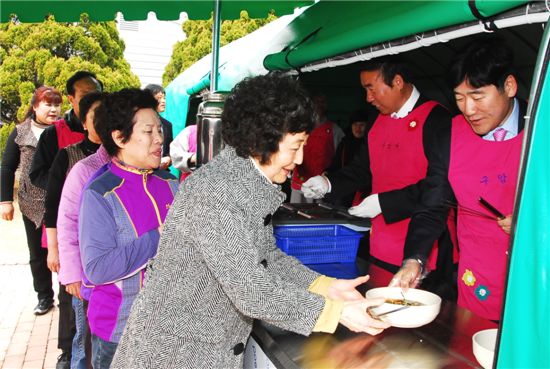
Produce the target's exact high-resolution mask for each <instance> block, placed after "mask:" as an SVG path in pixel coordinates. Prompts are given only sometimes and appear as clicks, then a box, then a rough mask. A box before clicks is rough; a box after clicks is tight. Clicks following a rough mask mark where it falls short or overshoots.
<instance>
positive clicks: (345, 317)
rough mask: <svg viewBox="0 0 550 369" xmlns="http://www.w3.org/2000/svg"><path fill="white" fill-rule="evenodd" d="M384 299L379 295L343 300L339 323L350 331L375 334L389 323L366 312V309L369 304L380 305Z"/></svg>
mask: <svg viewBox="0 0 550 369" xmlns="http://www.w3.org/2000/svg"><path fill="white" fill-rule="evenodd" d="M384 301H385V300H384V298H383V297H380V298H376V299H365V298H363V299H362V300H358V301H348V302H345V303H344V309H343V310H342V315H341V316H340V321H339V323H340V324H342V325H344V326H346V327H347V328H348V329H349V330H350V331H352V332H366V333H368V334H371V335H376V334H378V333H380V332H382V331H383V330H384V329H386V328H388V327H389V326H390V325H389V324H388V323H386V322H383V321H381V320H378V319H374V318H373V317H371V316H370V315H369V314H368V313H367V309H368V308H369V307H371V306H378V305H382V304H383V303H384Z"/></svg>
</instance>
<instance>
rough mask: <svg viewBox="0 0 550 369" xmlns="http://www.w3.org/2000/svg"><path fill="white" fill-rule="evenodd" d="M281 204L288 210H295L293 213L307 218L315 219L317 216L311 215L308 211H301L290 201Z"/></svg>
mask: <svg viewBox="0 0 550 369" xmlns="http://www.w3.org/2000/svg"><path fill="white" fill-rule="evenodd" d="M281 206H282V207H283V208H285V209H286V210H288V211H290V212H293V213H296V214H298V215H301V216H303V217H304V218H307V219H314V218H315V217H314V216H313V215H309V214H307V213H304V212H303V211H300V210H298V209H296V208H295V207H294V206H292V205H290V204H288V203H283V204H282V205H281Z"/></svg>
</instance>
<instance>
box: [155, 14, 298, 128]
mask: <svg viewBox="0 0 550 369" xmlns="http://www.w3.org/2000/svg"><path fill="white" fill-rule="evenodd" d="M303 9H304V8H301V9H298V10H297V11H296V12H295V13H294V14H289V15H285V16H282V17H279V18H277V19H275V20H274V21H272V22H270V23H268V24H266V25H264V26H263V27H261V28H259V29H257V30H255V31H254V32H252V33H249V34H248V35H246V36H244V37H241V38H239V39H238V40H235V41H233V42H231V43H229V44H227V45H225V46H223V47H221V48H220V51H219V58H220V59H219V62H220V65H219V68H218V75H219V85H218V90H219V91H229V90H231V89H232V88H233V86H234V85H235V84H236V83H237V82H239V81H241V80H242V79H244V78H245V77H251V76H256V75H260V74H265V73H267V72H268V71H267V70H266V69H265V68H264V67H263V59H264V58H265V56H266V55H267V54H269V53H272V52H275V51H276V50H280V48H281V47H282V46H283V44H284V43H286V42H288V38H287V37H285V34H286V28H285V27H286V26H287V25H288V24H289V23H290V22H291V21H292V20H293V19H294V18H295V17H296V16H298V14H299V13H300V12H302V11H303ZM211 59H212V55H211V54H208V55H206V56H204V57H203V58H201V59H200V60H198V61H197V62H196V63H194V64H193V65H192V66H190V67H189V68H187V69H186V70H185V71H183V72H182V73H181V74H180V75H178V77H177V78H176V79H174V80H173V81H172V82H171V83H170V84H169V85H168V86H166V110H165V112H164V118H166V119H168V120H169V121H170V122H172V125H173V130H174V134H177V133H178V132H179V131H180V130H181V129H183V128H184V126H185V122H186V119H187V108H188V107H187V103H188V99H189V95H193V94H198V93H199V92H200V91H201V90H203V89H205V88H208V87H209V86H210V73H211V71H210V67H211V63H212V61H211Z"/></svg>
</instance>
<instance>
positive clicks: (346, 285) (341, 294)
mask: <svg viewBox="0 0 550 369" xmlns="http://www.w3.org/2000/svg"><path fill="white" fill-rule="evenodd" d="M369 278H370V277H369V276H368V275H365V276H362V277H357V278H355V279H336V280H334V281H333V282H332V284H331V285H330V286H329V288H328V292H327V297H328V298H329V299H331V300H341V301H357V300H362V299H363V296H362V295H361V294H360V293H359V291H357V290H356V287H357V286H360V285H362V284H363V283H366V282H367V281H368V280H369Z"/></svg>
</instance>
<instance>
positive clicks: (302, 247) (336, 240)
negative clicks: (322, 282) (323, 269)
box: [273, 224, 363, 264]
mask: <svg viewBox="0 0 550 369" xmlns="http://www.w3.org/2000/svg"><path fill="white" fill-rule="evenodd" d="M273 234H274V236H275V239H276V241H277V246H279V248H280V249H281V250H283V251H284V252H285V253H286V254H287V255H291V256H294V257H296V258H298V259H299V260H300V261H301V262H302V263H304V264H326V263H353V262H355V258H356V256H357V249H358V248H359V240H360V239H361V238H362V237H363V235H362V234H361V233H359V232H355V231H353V230H351V229H349V228H347V227H344V226H341V225H338V224H330V225H307V226H276V227H274V229H273Z"/></svg>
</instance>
